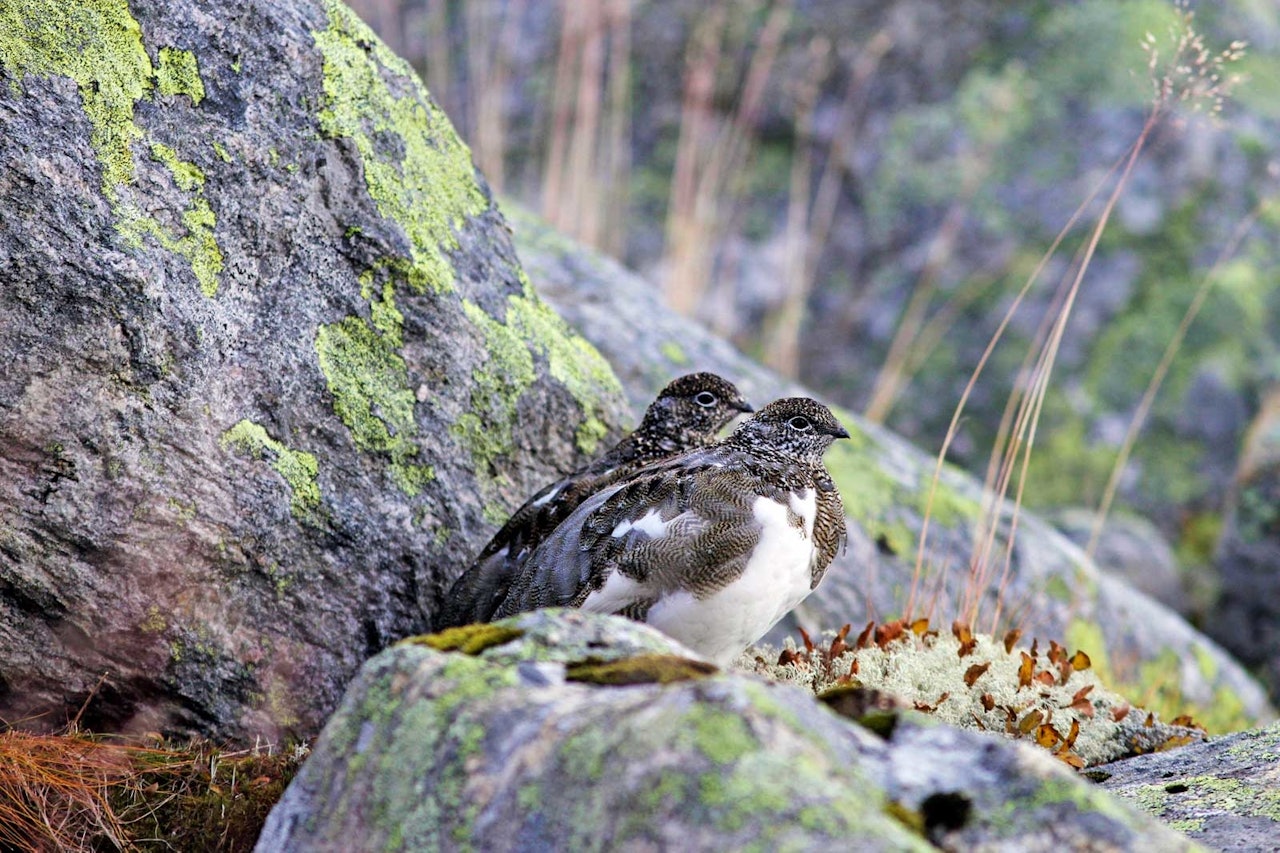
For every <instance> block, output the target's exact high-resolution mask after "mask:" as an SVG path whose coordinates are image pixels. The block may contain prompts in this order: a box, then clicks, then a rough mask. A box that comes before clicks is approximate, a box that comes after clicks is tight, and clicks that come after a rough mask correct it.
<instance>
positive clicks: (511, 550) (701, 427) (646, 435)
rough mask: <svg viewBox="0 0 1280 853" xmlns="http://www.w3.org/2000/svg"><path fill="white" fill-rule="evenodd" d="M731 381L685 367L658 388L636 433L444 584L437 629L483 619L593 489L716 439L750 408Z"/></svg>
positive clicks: (521, 517)
mask: <svg viewBox="0 0 1280 853" xmlns="http://www.w3.org/2000/svg"><path fill="white" fill-rule="evenodd" d="M752 411H753V409H752V408H751V406H750V404H748V403H747V401H746V400H745V399H743V397H742V394H741V393H740V392H739V391H738V389H737V388H735V387H734V385H733V383H732V382H730V381H728V380H727V379H724V378H722V377H720V376H717V375H716V374H714V373H690V374H688V375H686V376H681V377H679V378H678V379H673V380H672V381H671V382H669V383H668V384H667V386H666V387H665V388H663V389H662V391H661V392H659V394H658V396H657V399H655V400H654V401H653V402H652V403H651V404H649V408H648V409H647V410H645V413H644V417H643V418H642V419H641V421H640V425H639V426H638V427H636V430H635V432H633V433H631V434H630V435H628V436H627V437H626V438H624V439H622V441H620V442H618V444H617V445H615V446H614V447H613V449H612V450H610V451H608V452H607V453H605V454H604V455H603V456H601V457H600V458H599V459H596V460H595V461H594V462H592V463H591V464H589V465H587V466H586V467H585V468H582V469H580V470H578V471H575V472H574V473H572V474H570V475H569V476H567V477H565V478H564V479H562V480H560V481H558V482H555V483H552V484H550V485H548V486H546V487H544V488H543V489H542V490H541V491H539V492H538V493H537V494H535V495H534V496H533V497H531V498H530V499H529V500H528V501H526V502H525V504H524V505H523V506H522V507H520V508H519V509H518V510H516V511H515V512H514V513H513V514H512V516H511V518H509V519H507V523H506V524H504V525H503V526H502V529H501V530H499V531H498V532H497V533H496V534H495V535H494V537H493V539H491V540H490V541H489V544H488V545H486V546H485V547H484V550H482V551H481V552H480V554H479V556H477V557H476V559H475V562H473V563H472V564H471V566H470V567H469V568H468V569H467V570H466V571H465V572H463V573H462V575H461V576H459V577H458V579H457V580H456V581H455V582H454V584H453V586H452V588H450V590H449V594H448V597H447V598H446V599H445V603H444V609H443V611H442V612H441V613H440V614H439V616H438V617H437V618H436V620H435V625H434V628H435V630H441V629H444V628H453V627H457V626H459V625H466V624H468V623H471V622H487V621H489V620H490V619H491V618H493V613H494V610H496V609H497V607H498V605H499V604H501V603H502V599H503V597H504V596H505V595H506V593H507V587H508V586H509V584H510V583H511V581H512V580H513V579H514V578H515V577H516V576H517V572H518V571H519V569H520V567H521V566H523V565H524V563H525V560H526V559H528V557H529V555H530V554H531V553H533V549H534V548H536V547H537V546H538V545H539V543H541V541H542V540H543V538H544V537H546V536H547V534H549V533H550V532H551V531H552V530H554V529H555V528H556V526H557V525H558V524H560V522H562V521H564V520H565V518H567V517H568V516H569V513H571V512H573V511H574V510H575V509H577V508H578V505H579V504H580V503H582V502H583V501H584V500H586V499H587V498H588V497H590V496H591V495H593V494H595V493H596V492H598V491H600V490H601V489H604V488H606V487H608V486H610V485H612V484H614V483H616V482H617V481H618V480H620V479H622V478H623V477H625V476H627V475H628V474H631V473H632V472H634V471H637V470H639V469H640V468H643V467H644V466H645V465H648V464H650V463H653V462H658V461H661V460H663V459H668V458H670V457H672V456H675V455H676V454H678V453H682V452H684V451H686V450H691V449H693V448H696V447H704V446H706V445H708V444H711V443H712V442H714V441H715V440H716V436H717V435H718V434H719V432H720V430H722V429H724V427H725V425H726V424H728V423H729V422H730V421H731V420H733V419H734V418H735V417H737V416H738V415H740V414H746V413H750V412H752Z"/></svg>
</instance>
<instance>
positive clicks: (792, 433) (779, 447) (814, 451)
mask: <svg viewBox="0 0 1280 853" xmlns="http://www.w3.org/2000/svg"><path fill="white" fill-rule="evenodd" d="M848 437H849V432H848V430H846V429H845V428H844V427H843V426H841V425H840V422H839V421H838V420H836V416H835V415H833V414H832V413H831V410H830V409H828V408H827V407H826V406H824V405H822V404H821V403H819V402H818V401H817V400H813V399H810V398H808V397H784V398H783V399H781V400H774V401H773V402H772V403H770V404H769V405H767V406H765V407H764V408H763V409H761V410H760V411H759V412H757V413H756V414H755V415H754V416H752V417H751V418H750V419H749V420H747V421H744V422H743V424H742V425H741V426H739V427H738V429H737V430H736V431H735V432H734V434H733V440H734V441H735V442H737V443H739V444H747V445H749V446H752V447H757V448H764V449H769V450H773V451H775V452H777V453H782V454H784V455H787V456H792V457H795V458H798V459H803V460H805V461H808V462H820V461H821V460H822V455H823V454H824V453H826V452H827V449H828V448H829V447H831V444H832V442H834V441H835V440H836V439H837V438H848Z"/></svg>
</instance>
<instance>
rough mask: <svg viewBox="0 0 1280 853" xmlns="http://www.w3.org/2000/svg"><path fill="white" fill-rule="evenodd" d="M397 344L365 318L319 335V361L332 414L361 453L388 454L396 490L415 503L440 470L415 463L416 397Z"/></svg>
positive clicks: (331, 327)
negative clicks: (414, 411) (345, 429)
mask: <svg viewBox="0 0 1280 853" xmlns="http://www.w3.org/2000/svg"><path fill="white" fill-rule="evenodd" d="M394 343H395V339H394V338H388V336H386V335H383V334H380V333H379V332H378V330H377V329H375V328H374V327H372V326H370V325H369V323H368V322H366V321H365V320H363V319H362V318H360V317H347V318H345V319H342V320H340V321H338V322H337V323H330V324H328V325H322V326H320V327H319V329H317V330H316V341H315V348H316V355H317V356H318V357H319V360H320V370H321V372H322V373H324V377H325V383H326V384H327V386H328V388H329V393H330V394H332V395H333V410H334V412H335V413H336V414H337V415H338V417H339V418H341V419H342V422H343V423H344V424H345V425H346V427H347V429H349V430H350V431H351V437H352V440H353V441H354V442H355V444H356V447H358V448H359V449H361V450H366V451H371V452H376V453H385V454H387V455H388V456H389V457H390V459H391V464H390V466H389V473H390V476H391V478H392V480H393V481H394V482H395V484H396V485H397V486H398V487H399V488H400V489H401V490H402V491H403V492H404V493H405V494H407V495H408V496H410V497H414V496H416V495H417V494H418V493H419V492H421V491H422V489H423V487H424V486H425V485H426V484H427V483H429V482H430V481H431V480H433V479H435V470H434V469H433V468H432V467H431V466H430V465H426V464H422V463H419V462H417V461H416V458H417V456H418V452H419V450H418V445H417V443H416V442H415V441H414V436H415V435H416V434H417V429H418V424H417V421H416V420H415V419H414V414H413V406H414V401H415V398H414V392H413V389H412V388H410V387H409V372H408V369H407V368H406V367H405V363H404V359H403V358H401V357H400V355H399V353H398V352H396V348H395V346H394V345H393V344H394Z"/></svg>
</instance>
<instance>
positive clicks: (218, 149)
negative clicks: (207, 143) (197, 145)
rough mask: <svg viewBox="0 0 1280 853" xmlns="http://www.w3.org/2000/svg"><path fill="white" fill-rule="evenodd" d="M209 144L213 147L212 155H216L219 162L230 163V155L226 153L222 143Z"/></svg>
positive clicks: (215, 141)
mask: <svg viewBox="0 0 1280 853" xmlns="http://www.w3.org/2000/svg"><path fill="white" fill-rule="evenodd" d="M211 144H212V145H213V153H214V154H217V155H218V159H219V160H221V161H222V162H224V163H230V162H231V155H230V154H228V153H227V149H226V147H225V146H224V145H223V144H222V143H220V142H218V141H217V140H214V141H213V142H212V143H211Z"/></svg>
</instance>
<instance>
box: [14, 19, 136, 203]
mask: <svg viewBox="0 0 1280 853" xmlns="http://www.w3.org/2000/svg"><path fill="white" fill-rule="evenodd" d="M0 63H3V65H4V66H5V67H6V68H7V69H9V71H10V72H11V73H12V74H14V75H15V76H17V77H18V78H21V77H22V75H24V74H29V75H32V76H35V77H51V76H59V77H69V78H71V79H72V80H74V81H75V82H76V85H77V87H79V90H80V97H81V100H82V102H83V104H84V111H85V115H86V116H88V118H89V122H90V124H91V125H92V127H93V131H92V133H91V136H90V140H89V141H90V144H92V146H93V150H94V152H95V153H96V154H97V157H98V161H99V162H100V163H101V165H102V191H103V193H104V194H105V195H106V196H107V198H109V199H111V200H113V201H114V200H115V198H116V188H117V187H118V186H121V185H123V184H128V183H132V181H133V153H132V151H131V150H130V144H131V143H132V141H133V140H134V139H137V138H139V137H141V136H142V131H141V129H139V128H138V126H137V125H135V124H134V122H133V106H134V104H135V103H137V102H138V101H139V100H141V99H142V98H143V97H145V96H146V95H147V93H148V91H149V90H150V86H151V79H152V75H153V70H152V67H151V58H150V57H149V56H147V51H146V50H145V49H144V48H143V45H142V30H141V28H140V27H139V26H138V22H137V21H135V20H134V18H133V16H132V15H131V14H130V12H129V4H128V3H127V2H126V0H100V2H93V3H61V2H55V1H54V0H26V2H20V3H5V4H3V5H0Z"/></svg>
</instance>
